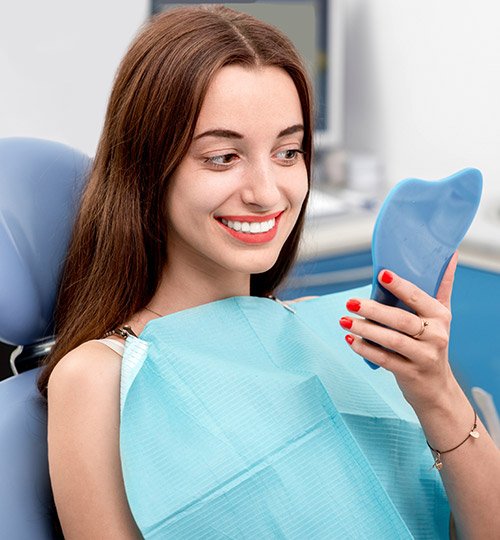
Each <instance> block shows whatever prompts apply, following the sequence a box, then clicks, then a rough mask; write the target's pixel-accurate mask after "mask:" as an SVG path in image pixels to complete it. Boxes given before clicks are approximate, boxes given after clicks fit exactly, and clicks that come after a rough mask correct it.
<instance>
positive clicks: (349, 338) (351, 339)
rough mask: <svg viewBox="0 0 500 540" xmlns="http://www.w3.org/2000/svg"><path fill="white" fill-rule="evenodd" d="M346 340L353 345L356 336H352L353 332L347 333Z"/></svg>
mask: <svg viewBox="0 0 500 540" xmlns="http://www.w3.org/2000/svg"><path fill="white" fill-rule="evenodd" d="M345 340H346V341H347V343H349V345H352V343H353V341H354V338H353V337H352V336H351V334H347V336H346V337H345Z"/></svg>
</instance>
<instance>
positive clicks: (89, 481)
mask: <svg viewBox="0 0 500 540" xmlns="http://www.w3.org/2000/svg"><path fill="white" fill-rule="evenodd" d="M120 365H121V358H120V357H119V356H118V355H117V354H116V353H115V352H113V351H112V350H111V349H109V348H108V347H106V346H105V345H103V344H101V343H97V342H88V343H85V344H83V345H81V346H80V347H78V348H77V349H75V350H74V351H72V352H70V353H69V354H68V355H66V356H65V357H64V358H63V359H62V360H61V361H60V362H59V363H58V364H57V366H56V368H55V369H54V371H53V372H52V375H51V377H50V381H49V385H48V447H49V469H50V478H51V483H52V489H53V492H54V499H55V503H56V507H57V512H58V516H59V519H60V521H61V525H62V529H63V532H64V536H65V538H67V539H68V540H73V539H82V540H83V539H85V540H87V539H89V538H92V539H100V538H102V539H106V540H112V539H117V540H118V539H120V540H129V539H130V540H136V539H138V538H142V537H141V535H140V533H139V531H138V529H137V526H136V524H135V522H134V520H133V517H132V514H131V512H130V510H129V507H128V503H127V498H126V495H125V488H124V484H123V478H122V473H121V465H120V455H119V419H120V418H119V406H120V398H119V384H120Z"/></svg>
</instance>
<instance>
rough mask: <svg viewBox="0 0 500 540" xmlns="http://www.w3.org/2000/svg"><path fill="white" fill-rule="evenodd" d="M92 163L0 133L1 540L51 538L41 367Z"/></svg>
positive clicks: (59, 146)
mask: <svg viewBox="0 0 500 540" xmlns="http://www.w3.org/2000/svg"><path fill="white" fill-rule="evenodd" d="M90 164H91V162H90V159H89V158H88V157H87V156H85V155H84V154H82V153H80V152H78V151H76V150H74V149H72V148H70V147H68V146H65V145H62V144H60V143H56V142H51V141H45V140H39V139H28V138H10V139H0V341H1V342H3V343H5V344H8V345H10V346H11V347H10V349H11V350H12V353H11V355H10V358H5V357H4V358H0V362H3V363H5V362H9V363H10V367H9V370H10V371H11V373H12V376H10V377H8V378H6V379H5V380H3V381H1V382H0V538H5V539H9V540H45V539H52V538H54V536H53V532H52V523H51V519H52V513H53V511H54V510H53V509H54V503H53V498H52V492H51V489H50V480H49V471H48V460H47V414H46V407H45V404H44V402H43V400H42V399H41V397H40V395H39V393H38V390H37V388H36V379H37V376H38V374H39V368H38V367H37V366H38V365H39V362H40V361H41V360H42V359H43V357H44V356H46V355H47V353H48V352H49V351H50V348H51V346H52V344H53V337H52V334H53V320H52V314H53V309H54V304H55V297H56V291H57V285H58V282H59V276H60V272H61V268H62V264H63V260H64V257H65V253H66V249H67V245H68V242H69V238H70V234H71V229H72V225H73V222H74V217H75V213H76V209H77V206H78V202H79V199H80V194H81V191H82V188H83V185H84V183H85V180H86V178H87V176H88V172H89V169H90ZM2 350H6V348H5V347H4V348H3V349H2ZM4 367H5V366H4ZM3 371H4V373H5V369H4V370H3Z"/></svg>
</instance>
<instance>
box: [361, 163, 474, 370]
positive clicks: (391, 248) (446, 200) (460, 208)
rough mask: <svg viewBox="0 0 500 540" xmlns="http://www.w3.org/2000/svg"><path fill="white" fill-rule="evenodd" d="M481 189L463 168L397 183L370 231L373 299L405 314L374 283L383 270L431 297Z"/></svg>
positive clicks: (373, 366) (464, 231) (460, 236)
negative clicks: (439, 177)
mask: <svg viewBox="0 0 500 540" xmlns="http://www.w3.org/2000/svg"><path fill="white" fill-rule="evenodd" d="M482 186H483V178H482V175H481V173H480V172H479V171H478V170H477V169H464V170H462V171H460V172H457V173H456V174H453V175H452V176H449V177H447V178H444V179H443V180H438V181H426V180H418V179H416V178H409V179H407V180H402V181H401V182H399V183H398V184H397V185H396V186H395V187H394V188H393V189H392V190H391V191H390V192H389V194H388V195H387V197H386V199H385V201H384V203H383V204H382V207H381V209H380V212H379V214H378V217H377V221H376V223H375V227H374V230H373V237H372V260H373V282H372V293H371V298H372V299H374V300H377V301H378V302H381V303H383V304H387V305H390V306H397V307H400V308H402V309H406V310H407V311H410V309H409V308H408V307H407V306H406V305H405V304H403V302H401V301H400V300H399V299H398V298H396V297H395V296H394V295H393V294H391V293H390V292H389V291H387V290H386V289H384V288H383V287H382V286H381V285H380V284H379V282H378V280H377V276H378V274H379V272H380V271H381V270H382V269H383V268H387V269H389V270H392V271H394V272H396V273H397V274H398V275H399V276H401V277H403V278H404V279H407V280H408V281H411V282H412V283H414V284H415V285H416V286H417V287H419V288H420V289H422V290H424V291H425V292H426V293H428V294H430V295H431V296H434V297H435V296H436V294H437V291H438V289H439V285H440V283H441V279H442V278H443V275H444V272H445V270H446V267H447V265H448V262H449V261H450V259H451V257H452V255H453V253H454V252H455V251H456V249H457V248H458V246H459V244H460V242H461V241H462V239H463V237H464V236H465V233H466V232H467V230H468V229H469V227H470V224H471V223H472V220H473V219H474V216H475V215H476V211H477V209H478V207H479V201H480V199H481V191H482ZM366 362H367V363H368V364H369V366H370V367H372V368H373V369H376V368H377V367H379V366H376V365H375V364H373V363H372V362H370V361H368V360H366Z"/></svg>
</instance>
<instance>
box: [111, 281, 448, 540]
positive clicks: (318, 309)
mask: <svg viewBox="0 0 500 540" xmlns="http://www.w3.org/2000/svg"><path fill="white" fill-rule="evenodd" d="M368 294H369V289H367V288H363V289H359V290H355V291H348V292H343V293H340V294H334V295H327V296H323V297H320V298H315V299H312V300H308V301H304V302H300V303H297V304H292V306H293V309H294V310H295V313H292V312H290V311H289V310H287V309H285V308H284V306H283V305H281V304H279V303H277V302H274V301H272V300H270V299H266V298H257V297H234V298H228V299H225V300H221V301H218V302H214V303H211V304H206V305H202V306H199V307H196V308H192V309H188V310H185V311H181V312H178V313H175V314H173V315H168V316H166V317H162V318H159V319H156V320H153V321H151V322H149V323H148V324H147V325H146V327H145V329H144V331H143V332H142V333H141V335H140V336H139V338H134V337H129V338H127V340H126V344H125V353H124V357H123V364H122V376H121V404H120V414H121V423H120V453H121V461H122V470H123V477H124V481H125V488H126V493H127V498H128V501H129V505H130V508H131V511H132V513H133V515H134V518H135V520H136V522H137V524H138V526H139V528H140V530H141V532H142V534H143V536H144V537H145V538H155V539H157V538H158V539H161V538H168V539H196V540H198V539H213V540H215V539H229V538H230V539H238V540H239V539H245V540H247V539H248V540H255V539H259V540H260V539H296V540H304V539H308V540H311V539H328V540H331V539H337V538H338V539H346V538H353V539H358V538H373V539H381V538H398V539H409V538H428V539H433V540H434V539H436V538H443V539H444V538H448V520H449V507H448V503H447V500H446V495H445V492H444V489H443V486H442V483H441V480H440V478H439V474H438V473H437V471H436V470H435V469H432V468H431V467H432V464H433V459H432V456H431V454H430V452H429V450H428V448H427V446H426V443H425V438H424V436H423V433H422V431H421V428H420V425H419V423H418V420H417V418H416V416H415V413H414V412H413V410H412V409H411V407H410V406H409V405H408V403H407V402H406V401H405V400H404V398H403V397H402V395H401V392H400V390H399V388H398V386H397V384H396V382H395V380H394V377H393V376H392V374H391V373H389V372H387V371H385V370H378V371H377V372H374V371H372V370H371V369H370V367H368V366H367V365H366V363H365V362H363V361H362V360H361V358H359V357H358V356H357V355H356V354H355V353H353V352H352V351H351V350H350V348H349V347H347V346H346V345H345V343H344V340H343V331H342V330H341V329H340V328H339V327H338V323H337V321H338V319H339V317H340V316H341V315H342V314H343V313H344V312H345V302H346V300H347V299H348V298H349V297H350V296H353V295H355V296H358V297H359V296H361V297H362V296H368Z"/></svg>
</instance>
